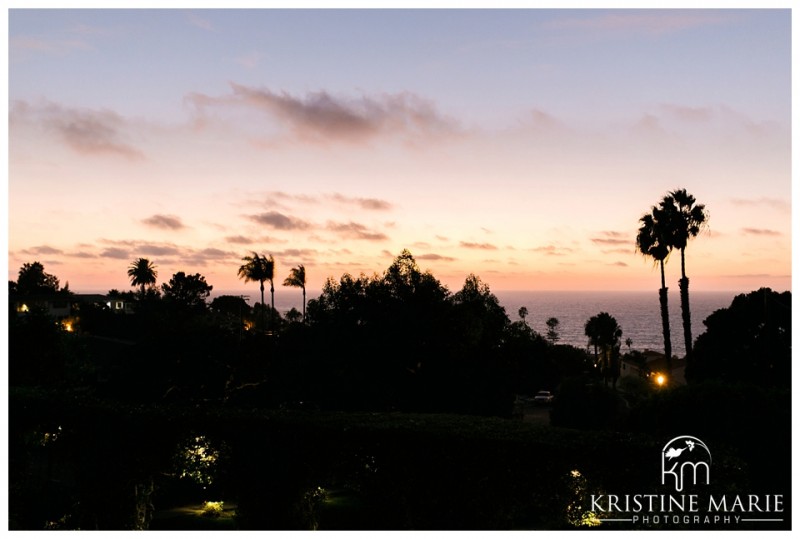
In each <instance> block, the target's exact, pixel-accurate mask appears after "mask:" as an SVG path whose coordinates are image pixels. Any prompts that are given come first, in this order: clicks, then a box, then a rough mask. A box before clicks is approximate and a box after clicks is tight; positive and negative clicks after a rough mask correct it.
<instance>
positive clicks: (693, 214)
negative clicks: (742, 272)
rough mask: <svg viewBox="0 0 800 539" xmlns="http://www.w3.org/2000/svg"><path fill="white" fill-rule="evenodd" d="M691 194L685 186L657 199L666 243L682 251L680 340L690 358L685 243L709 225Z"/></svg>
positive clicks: (689, 320)
mask: <svg viewBox="0 0 800 539" xmlns="http://www.w3.org/2000/svg"><path fill="white" fill-rule="evenodd" d="M695 202H696V200H695V198H694V196H692V195H691V194H689V193H688V192H687V191H686V189H677V190H675V191H671V192H670V193H668V194H667V195H666V196H665V197H664V198H663V199H662V201H661V202H660V204H659V208H660V209H661V210H663V211H664V214H665V222H666V230H667V233H668V236H667V237H668V240H667V241H668V244H669V246H670V247H673V248H675V249H678V250H679V251H680V252H681V279H680V281H679V285H680V291H681V318H682V319H683V340H684V344H685V346H686V356H687V359H688V360H689V361H690V362H691V355H692V313H691V309H690V308H689V278H688V277H686V246H687V244H688V243H689V240H690V239H692V238H694V237H696V236H697V235H698V234H699V233H700V231H701V230H703V228H705V227H706V226H708V212H707V211H706V207H705V204H695Z"/></svg>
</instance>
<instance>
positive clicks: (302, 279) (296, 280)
mask: <svg viewBox="0 0 800 539" xmlns="http://www.w3.org/2000/svg"><path fill="white" fill-rule="evenodd" d="M283 286H294V287H296V288H301V289H302V290H303V322H305V320H306V268H305V266H303V265H302V264H298V265H297V267H296V268H292V269H291V270H289V276H288V277H287V278H286V279H285V280H284V281H283Z"/></svg>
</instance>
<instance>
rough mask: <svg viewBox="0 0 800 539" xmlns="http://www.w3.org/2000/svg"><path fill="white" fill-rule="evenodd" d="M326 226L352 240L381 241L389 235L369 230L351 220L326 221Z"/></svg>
mask: <svg viewBox="0 0 800 539" xmlns="http://www.w3.org/2000/svg"><path fill="white" fill-rule="evenodd" d="M326 228H327V229H328V230H330V231H331V232H335V233H336V234H338V235H340V236H341V237H343V238H349V239H354V240H369V241H383V240H387V239H389V237H388V236H387V235H386V234H383V233H382V232H370V231H369V229H367V227H366V226H365V225H362V224H360V223H354V222H352V221H350V222H349V223H334V222H328V225H327V227H326Z"/></svg>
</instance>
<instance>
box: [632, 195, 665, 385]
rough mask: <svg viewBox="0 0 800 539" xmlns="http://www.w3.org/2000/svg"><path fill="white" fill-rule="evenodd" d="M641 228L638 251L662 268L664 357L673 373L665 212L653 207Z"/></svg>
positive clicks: (660, 301) (637, 243)
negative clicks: (666, 271)
mask: <svg viewBox="0 0 800 539" xmlns="http://www.w3.org/2000/svg"><path fill="white" fill-rule="evenodd" d="M639 222H640V223H641V226H640V227H639V232H638V233H637V234H636V250H637V251H639V252H640V253H642V254H643V255H644V256H649V257H652V258H653V263H654V264H655V263H658V264H659V265H660V266H661V289H660V290H659V291H658V300H659V304H660V305H661V330H662V332H663V333H664V355H665V356H666V358H667V369H668V370H669V371H670V372H672V339H671V337H670V330H669V306H668V304H667V290H668V289H667V283H666V278H665V275H664V263H665V261H666V259H667V258H668V257H669V253H670V251H671V250H672V248H671V247H670V245H669V231H668V230H667V228H666V227H667V223H666V215H665V212H664V211H663V210H662V209H660V208H657V207H655V206H654V207H653V208H652V209H651V211H650V213H646V214H644V215H642V217H641V218H640V219H639Z"/></svg>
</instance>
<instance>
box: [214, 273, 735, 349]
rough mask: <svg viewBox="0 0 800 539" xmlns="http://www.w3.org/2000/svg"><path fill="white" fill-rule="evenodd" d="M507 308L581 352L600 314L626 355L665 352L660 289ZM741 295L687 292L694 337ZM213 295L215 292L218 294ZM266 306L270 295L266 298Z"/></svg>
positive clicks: (526, 298) (568, 295)
mask: <svg viewBox="0 0 800 539" xmlns="http://www.w3.org/2000/svg"><path fill="white" fill-rule="evenodd" d="M675 288H676V289H675V290H672V289H670V292H669V314H670V333H671V336H672V353H673V354H675V355H677V356H683V355H684V353H685V347H684V345H683V322H682V320H681V306H680V296H679V293H678V290H677V287H675ZM221 293H222V294H232V295H242V294H244V295H246V296H247V301H248V303H249V304H250V305H253V304H254V303H255V302H257V301H260V300H261V298H260V292H259V291H258V289H257V288H256V289H254V290H237V291H229V292H221ZM492 293H493V294H494V295H495V296H497V299H498V301H499V302H500V304H501V305H502V306H503V307H504V308H505V310H506V313H507V314H508V317H509V318H510V319H511V320H512V321H516V320H519V319H520V318H519V314H518V313H519V308H520V307H522V306H524V307H527V309H528V315H527V316H526V320H527V322H528V324H529V325H530V326H531V327H532V328H533V329H534V330H536V331H537V332H538V333H541V334H542V335H545V334H546V333H547V325H546V323H545V322H546V320H547V319H548V318H550V317H555V318H558V320H559V327H558V331H559V334H560V337H561V338H560V340H559V343H561V344H571V345H573V346H577V347H580V348H585V347H586V346H587V342H588V339H587V338H586V336H585V334H584V324H586V321H587V320H588V319H589V318H591V317H592V316H595V315H596V314H598V313H600V312H603V311H605V312H607V313H609V314H610V315H611V316H613V317H614V318H615V319H616V320H617V323H618V324H619V325H620V327H621V328H622V343H623V345H622V350H623V352H624V351H627V350H628V347H627V345H625V340H626V339H628V338H630V339H631V341H632V342H631V348H630V349H631V350H656V351H660V352H663V351H664V337H663V334H662V332H661V313H660V310H659V309H660V307H659V302H658V290H657V289H654V290H653V291H648V292H606V291H602V292H601V291H597V292H576V291H570V292H556V291H530V290H528V291H508V290H500V291H493V292H492ZM319 294H320V292H319V291H310V290H309V291H307V296H308V299H313V298H316V297H319ZM737 294H739V292H708V291H693V290H690V291H689V300H690V303H691V309H692V339H693V340H694V339H696V338H697V336H698V335H700V334H701V333H703V332H704V331H705V326H704V325H703V320H705V319H706V318H707V317H708V316H709V315H710V314H711V313H713V312H714V311H716V310H717V309H721V308H724V307H729V306H730V304H731V301H733V298H734V296H736V295H737ZM216 295H217V294H214V296H216ZM265 298H266V301H267V303H269V291H268V290H267V292H266V295H265ZM292 307H294V308H296V309H297V310H298V311H302V308H303V305H302V293H301V292H300V290H299V289H287V288H284V287H276V288H275V308H276V309H277V310H278V311H279V312H280V313H281V314H285V313H286V312H287V311H288V310H289V309H291V308H292Z"/></svg>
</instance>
